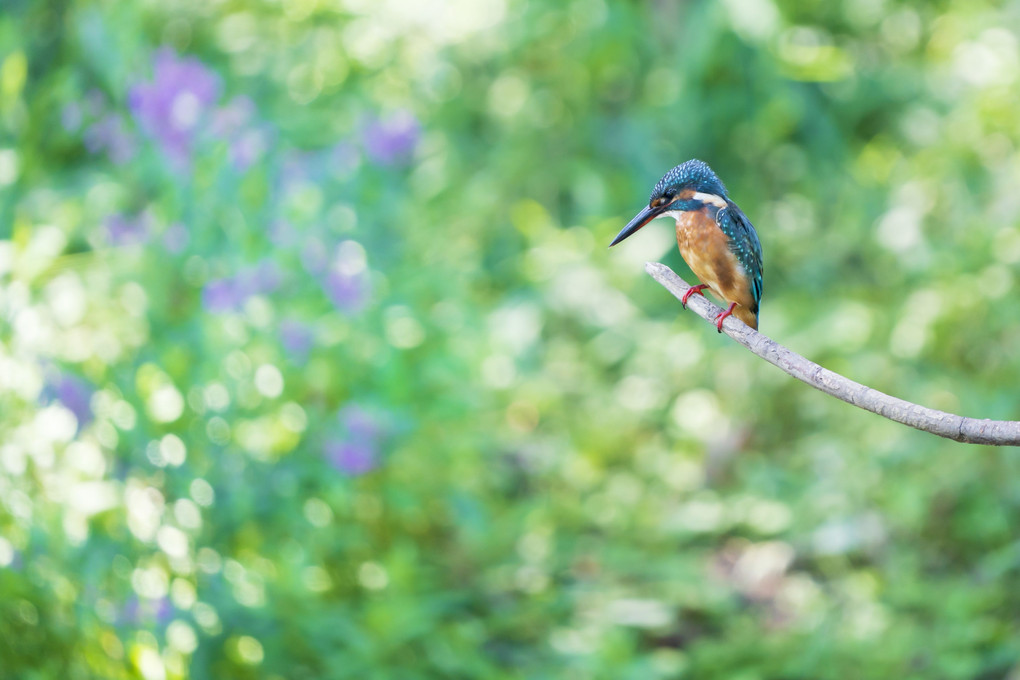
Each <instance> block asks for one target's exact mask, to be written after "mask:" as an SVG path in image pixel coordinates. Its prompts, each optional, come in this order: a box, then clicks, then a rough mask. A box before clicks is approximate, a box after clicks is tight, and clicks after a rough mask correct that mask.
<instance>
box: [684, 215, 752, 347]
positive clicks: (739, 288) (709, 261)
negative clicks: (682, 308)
mask: <svg viewBox="0 0 1020 680" xmlns="http://www.w3.org/2000/svg"><path fill="white" fill-rule="evenodd" d="M676 242H677V245H678V246H679V247H680V254H681V255H682V256H683V258H684V261H685V262H687V266H688V267H690V268H691V271H692V272H694V275H695V276H697V277H698V278H699V279H701V282H702V283H704V284H706V285H707V286H708V288H709V290H711V291H712V293H713V294H714V295H715V296H716V297H718V298H720V299H722V300H726V301H727V302H736V303H737V308H736V309H734V310H733V314H734V316H736V317H737V318H738V319H740V320H741V321H743V322H744V323H746V324H747V325H748V326H751V327H752V328H757V326H758V323H757V319H756V318H755V315H754V314H753V313H752V312H751V309H752V308H753V307H754V298H753V297H752V295H751V286H750V281H749V280H748V278H747V272H745V271H744V267H743V266H742V265H741V264H740V261H739V260H738V259H737V256H736V255H734V254H733V251H731V250H730V246H729V239H727V238H726V234H724V233H723V232H722V230H721V229H720V228H719V225H717V224H716V223H715V219H714V218H712V217H710V216H709V215H708V214H706V213H705V212H704V211H702V210H692V211H690V212H682V213H680V214H679V215H677V217H676Z"/></svg>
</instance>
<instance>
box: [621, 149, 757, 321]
mask: <svg viewBox="0 0 1020 680" xmlns="http://www.w3.org/2000/svg"><path fill="white" fill-rule="evenodd" d="M665 216H668V217H672V218H673V219H674V220H675V221H676V241H677V245H678V246H679V247H680V254H681V255H682V256H683V258H684V261H685V262H686V263H687V266H688V267H690V268H691V271H692V272H694V275H695V276H697V277H698V279H699V280H700V281H701V284H700V285H697V286H691V287H690V288H689V289H688V290H687V292H686V293H684V296H683V298H682V299H681V300H680V303H681V304H682V305H683V306H684V309H686V308H687V300H688V299H690V297H691V295H694V294H695V293H697V294H698V295H704V293H702V292H701V291H703V290H705V289H706V288H707V289H708V290H709V291H711V292H712V294H713V295H715V296H716V297H718V298H719V299H720V300H725V301H726V302H728V303H730V306H729V308H728V309H726V310H725V311H724V312H722V313H721V314H719V315H718V316H716V317H715V325H716V329H718V331H719V332H720V333H722V326H723V321H724V320H725V319H726V317H728V316H730V315H731V314H732V315H733V316H735V317H737V318H738V319H740V320H741V321H743V322H744V323H746V324H747V325H748V326H750V327H751V328H754V329H755V330H757V329H758V305H759V303H760V302H761V291H762V255H761V241H759V240H758V233H757V232H756V231H755V230H754V226H753V225H752V224H751V221H750V220H749V219H747V215H745V214H744V213H743V211H741V210H740V208H738V207H737V204H736V203H734V202H733V201H731V200H730V197H729V196H728V195H727V194H726V187H725V186H723V183H722V181H721V180H720V179H719V178H718V177H717V176H716V174H715V173H714V172H712V168H710V167H708V164H707V163H704V162H702V161H699V160H698V159H696V158H694V159H691V160H689V161H686V162H684V163H681V164H680V165H678V166H676V167H675V168H673V169H672V170H670V171H669V172H667V173H666V174H665V176H663V178H662V179H660V180H659V182H658V183H657V184H656V185H655V188H654V189H653V190H652V195H651V197H650V198H649V199H648V207H646V208H643V209H642V210H641V212H639V213H638V214H637V215H635V216H634V219H632V220H631V221H630V222H629V223H628V224H627V226H626V227H624V228H623V230H622V231H620V233H619V234H617V235H616V238H615V239H613V242H612V243H610V244H609V247H610V248H612V247H613V246H615V245H616V244H617V243H619V242H620V241H622V240H624V239H625V238H627V237H628V236H630V235H631V234H633V233H634V232H636V231H637V230H638V229H640V228H641V227H643V226H645V225H646V224H648V223H649V222H651V221H652V220H654V219H655V218H656V217H665Z"/></svg>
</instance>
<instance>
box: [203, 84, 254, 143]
mask: <svg viewBox="0 0 1020 680" xmlns="http://www.w3.org/2000/svg"><path fill="white" fill-rule="evenodd" d="M254 115H255V102H253V101H252V100H251V97H246V96H244V95H240V96H238V97H234V98H233V99H231V100H230V101H229V102H227V104H226V105H225V106H221V107H220V108H218V109H216V112H215V113H213V117H212V124H211V125H210V130H211V132H212V133H213V134H214V135H216V136H217V137H221V138H223V139H230V138H231V137H234V136H235V135H237V134H238V133H240V132H241V131H242V130H244V128H245V126H246V125H247V124H248V122H249V121H250V120H251V119H252V118H253V117H254Z"/></svg>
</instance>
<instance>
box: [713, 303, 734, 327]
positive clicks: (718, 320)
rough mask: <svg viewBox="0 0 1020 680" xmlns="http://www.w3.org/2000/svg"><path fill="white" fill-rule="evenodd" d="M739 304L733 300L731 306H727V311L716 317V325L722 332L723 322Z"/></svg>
mask: <svg viewBox="0 0 1020 680" xmlns="http://www.w3.org/2000/svg"><path fill="white" fill-rule="evenodd" d="M736 306H737V303H736V302H731V303H730V306H729V307H727V308H726V311H725V312H723V313H722V314H720V315H719V316H717V317H715V327H716V330H718V331H719V332H720V333H722V322H723V321H725V320H726V317H728V316H729V315H730V314H732V313H733V308H734V307H736Z"/></svg>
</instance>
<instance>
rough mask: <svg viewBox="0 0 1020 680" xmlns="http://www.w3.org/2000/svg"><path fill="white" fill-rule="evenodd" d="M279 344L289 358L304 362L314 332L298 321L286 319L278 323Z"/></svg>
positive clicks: (312, 341)
mask: <svg viewBox="0 0 1020 680" xmlns="http://www.w3.org/2000/svg"><path fill="white" fill-rule="evenodd" d="M280 344H282V345H283V349H284V350H286V352H287V355H288V356H289V357H290V358H291V359H293V360H294V361H296V362H298V363H304V361H305V360H306V359H307V358H308V353H309V352H310V351H312V347H313V346H314V344H315V334H314V333H313V332H312V329H311V328H309V327H308V326H307V325H305V324H303V323H301V322H300V321H295V320H293V319H287V320H285V321H284V322H283V323H281V324H280Z"/></svg>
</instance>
